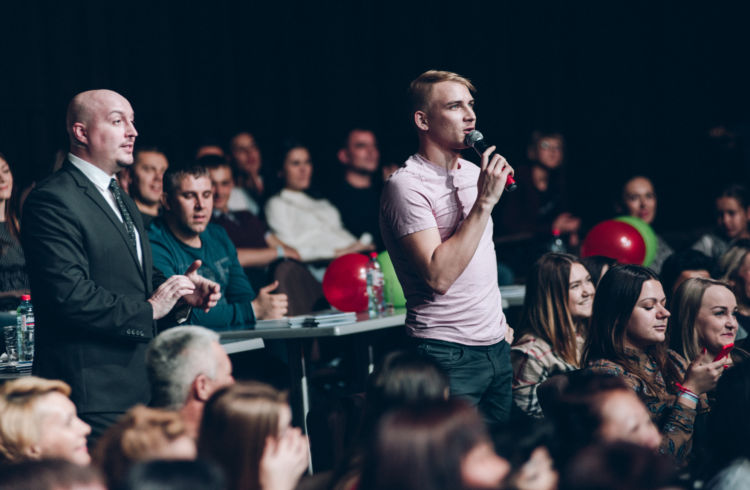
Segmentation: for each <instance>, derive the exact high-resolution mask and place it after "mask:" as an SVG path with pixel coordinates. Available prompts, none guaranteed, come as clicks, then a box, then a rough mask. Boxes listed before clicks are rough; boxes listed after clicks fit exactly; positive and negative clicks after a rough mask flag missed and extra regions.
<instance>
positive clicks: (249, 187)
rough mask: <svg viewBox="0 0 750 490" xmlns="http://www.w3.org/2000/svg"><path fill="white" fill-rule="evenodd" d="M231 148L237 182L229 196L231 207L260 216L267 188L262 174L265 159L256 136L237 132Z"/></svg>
mask: <svg viewBox="0 0 750 490" xmlns="http://www.w3.org/2000/svg"><path fill="white" fill-rule="evenodd" d="M229 148H230V151H231V153H232V162H233V163H234V177H235V179H236V184H237V185H236V186H235V188H234V189H232V193H231V195H230V196H229V202H228V206H229V209H230V210H232V211H250V212H251V213H253V214H254V215H256V216H259V215H260V214H261V213H262V212H263V204H264V202H265V195H264V193H265V190H266V188H265V184H264V182H263V176H262V175H261V166H262V164H263V160H262V158H261V154H260V149H259V148H258V145H257V143H256V142H255V137H254V136H253V135H252V134H250V133H248V132H245V131H243V132H240V133H237V134H236V135H234V136H233V137H232V140H231V141H230V143H229Z"/></svg>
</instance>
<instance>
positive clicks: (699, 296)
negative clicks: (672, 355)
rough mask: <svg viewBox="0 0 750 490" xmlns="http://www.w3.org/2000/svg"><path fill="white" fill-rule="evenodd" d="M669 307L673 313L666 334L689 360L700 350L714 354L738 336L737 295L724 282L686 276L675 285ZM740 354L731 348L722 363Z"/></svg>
mask: <svg viewBox="0 0 750 490" xmlns="http://www.w3.org/2000/svg"><path fill="white" fill-rule="evenodd" d="M671 308H672V311H673V312H674V313H672V316H671V317H670V319H669V334H670V336H671V338H672V339H675V340H676V341H672V345H673V346H674V347H676V348H675V349H674V350H676V351H677V352H679V353H680V354H682V356H683V357H685V359H686V360H687V361H688V362H690V361H692V360H693V359H696V358H697V357H699V356H700V354H701V353H703V352H708V354H710V355H711V358H712V359H714V358H716V356H717V355H718V354H719V353H720V352H721V349H722V348H723V347H724V346H725V345H727V344H732V343H734V341H735V338H736V337H737V328H738V325H737V318H736V316H735V315H736V314H737V299H736V298H735V296H734V293H732V290H731V289H730V288H729V284H727V283H726V282H723V281H717V280H715V279H706V278H703V277H696V278H692V279H688V280H687V281H685V282H683V283H682V284H681V285H680V287H678V288H677V291H676V292H675V295H674V298H673V299H672V305H671ZM674 347H673V348H674ZM739 355H740V354H739V351H738V350H733V351H732V357H730V358H728V359H725V364H731V363H732V359H733V358H734V357H736V356H739ZM741 359H742V358H741V357H740V358H739V359H738V360H741Z"/></svg>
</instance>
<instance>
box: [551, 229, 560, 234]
mask: <svg viewBox="0 0 750 490" xmlns="http://www.w3.org/2000/svg"><path fill="white" fill-rule="evenodd" d="M552 236H560V230H558V229H557V228H555V229H553V230H552Z"/></svg>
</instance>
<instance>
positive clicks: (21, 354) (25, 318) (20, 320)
mask: <svg viewBox="0 0 750 490" xmlns="http://www.w3.org/2000/svg"><path fill="white" fill-rule="evenodd" d="M16 342H17V346H18V348H17V351H18V360H19V362H31V361H33V360H34V308H33V306H31V296H29V295H28V294H24V295H23V296H21V304H20V305H18V310H17V313H16Z"/></svg>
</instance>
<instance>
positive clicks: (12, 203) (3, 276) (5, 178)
mask: <svg viewBox="0 0 750 490" xmlns="http://www.w3.org/2000/svg"><path fill="white" fill-rule="evenodd" d="M18 233H19V232H18V192H16V189H15V187H14V185H13V173H12V172H11V169H10V165H8V161H7V160H6V159H5V156H4V155H3V154H2V153H0V311H9V310H15V309H16V308H17V307H18V303H19V300H20V298H21V295H22V294H29V279H28V277H27V276H26V270H25V268H26V260H25V259H24V256H23V249H22V248H21V244H20V242H19V241H18Z"/></svg>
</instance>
